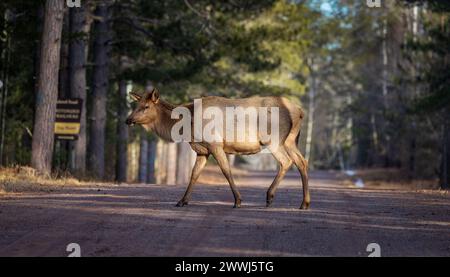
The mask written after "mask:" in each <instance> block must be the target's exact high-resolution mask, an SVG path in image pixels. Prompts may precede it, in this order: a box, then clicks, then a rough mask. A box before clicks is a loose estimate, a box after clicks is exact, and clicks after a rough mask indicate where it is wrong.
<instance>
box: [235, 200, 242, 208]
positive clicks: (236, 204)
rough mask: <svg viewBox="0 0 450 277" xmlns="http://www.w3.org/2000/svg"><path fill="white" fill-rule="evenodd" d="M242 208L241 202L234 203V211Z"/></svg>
mask: <svg viewBox="0 0 450 277" xmlns="http://www.w3.org/2000/svg"><path fill="white" fill-rule="evenodd" d="M240 207H241V200H239V201H237V202H235V203H234V206H233V208H234V209H238V208H240Z"/></svg>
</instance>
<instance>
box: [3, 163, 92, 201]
mask: <svg viewBox="0 0 450 277" xmlns="http://www.w3.org/2000/svg"><path fill="white" fill-rule="evenodd" d="M83 184H84V183H83V182H80V181H79V180H77V179H75V178H73V177H71V176H69V175H67V174H65V175H64V174H55V175H53V176H45V175H42V174H39V173H37V172H36V170H34V169H33V168H31V167H23V166H14V167H7V168H0V194H9V193H22V192H51V191H53V190H55V189H60V188H62V187H65V186H80V185H83Z"/></svg>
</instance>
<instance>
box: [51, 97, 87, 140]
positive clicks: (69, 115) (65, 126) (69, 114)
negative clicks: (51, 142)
mask: <svg viewBox="0 0 450 277" xmlns="http://www.w3.org/2000/svg"><path fill="white" fill-rule="evenodd" d="M82 101H83V100H82V99H79V98H73V99H58V102H57V105H56V120H55V138H56V139H58V140H77V139H78V134H79V133H80V119H81V108H82V103H83V102H82Z"/></svg>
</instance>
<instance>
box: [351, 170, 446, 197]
mask: <svg viewBox="0 0 450 277" xmlns="http://www.w3.org/2000/svg"><path fill="white" fill-rule="evenodd" d="M358 179H360V180H362V181H363V182H364V188H365V189H389V190H412V191H422V192H426V191H435V192H436V191H441V192H442V193H448V191H445V190H441V189H440V186H439V180H438V179H415V178H412V177H411V176H410V175H409V174H408V173H407V172H405V171H402V170H399V169H386V168H378V169H377V168H375V169H363V170H356V171H355V175H354V176H346V175H345V174H343V176H342V183H343V185H344V186H346V187H355V181H356V180H358Z"/></svg>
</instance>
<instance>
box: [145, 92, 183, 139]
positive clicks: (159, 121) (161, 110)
mask: <svg viewBox="0 0 450 277" xmlns="http://www.w3.org/2000/svg"><path fill="white" fill-rule="evenodd" d="M156 107H157V114H158V116H157V118H156V120H155V122H154V123H153V124H151V126H149V127H150V129H151V130H152V131H153V132H155V133H156V134H157V135H158V136H159V137H160V138H162V139H163V140H165V141H169V142H172V141H173V140H172V136H171V131H172V127H173V125H175V123H177V122H178V119H172V118H171V115H172V111H173V109H175V108H176V106H174V105H172V104H170V103H168V102H165V101H163V100H162V99H161V100H160V101H159V103H158V105H157V106H156Z"/></svg>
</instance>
